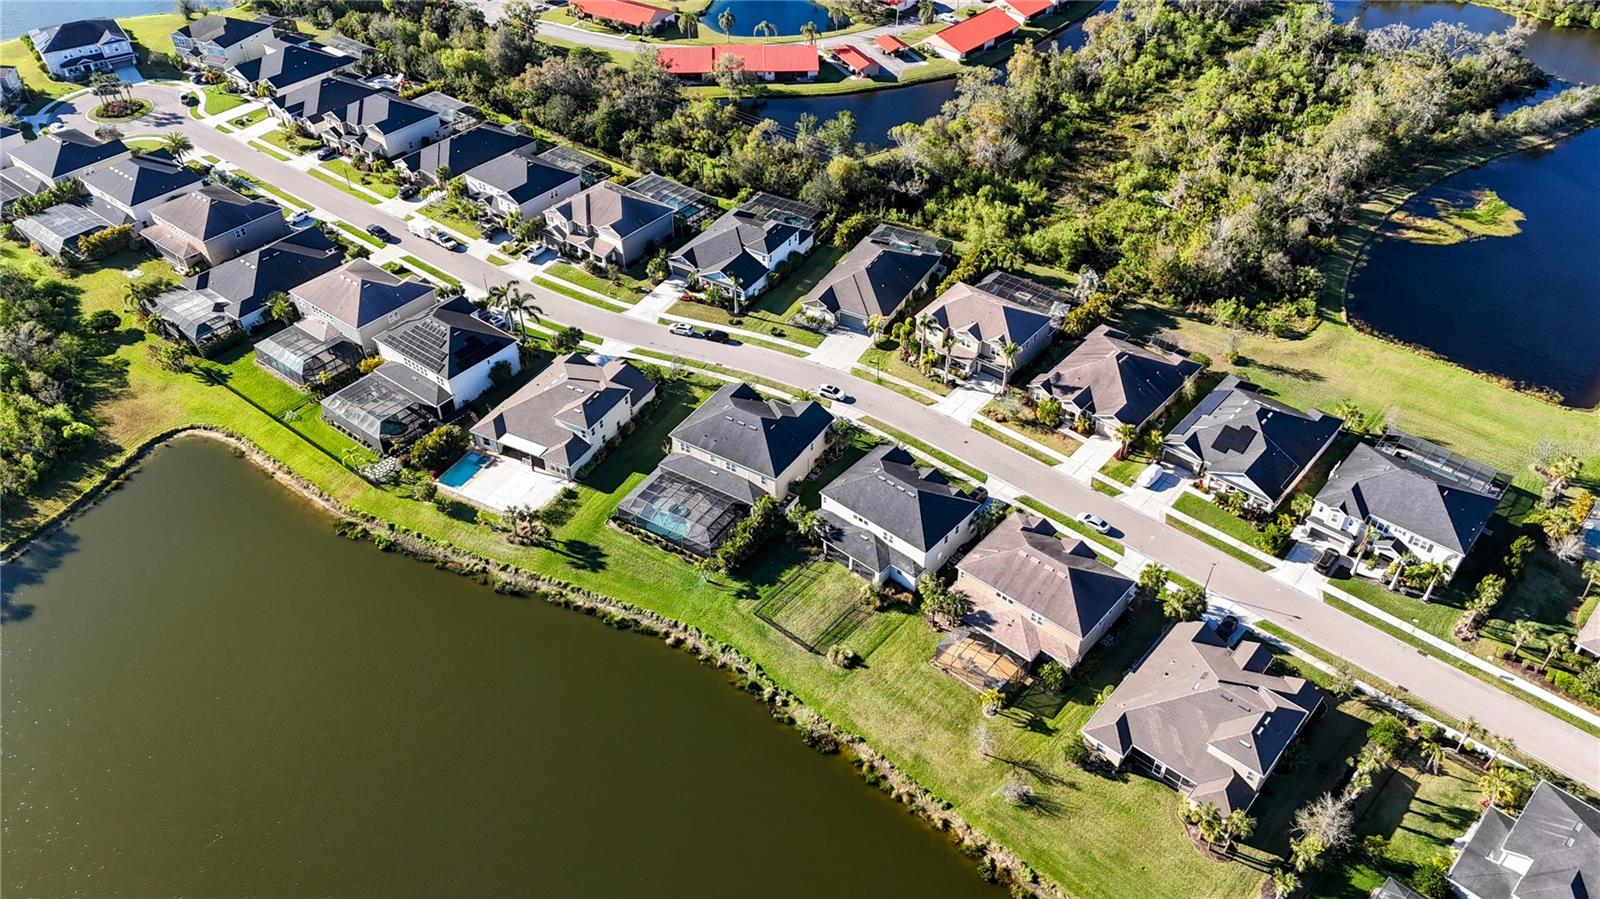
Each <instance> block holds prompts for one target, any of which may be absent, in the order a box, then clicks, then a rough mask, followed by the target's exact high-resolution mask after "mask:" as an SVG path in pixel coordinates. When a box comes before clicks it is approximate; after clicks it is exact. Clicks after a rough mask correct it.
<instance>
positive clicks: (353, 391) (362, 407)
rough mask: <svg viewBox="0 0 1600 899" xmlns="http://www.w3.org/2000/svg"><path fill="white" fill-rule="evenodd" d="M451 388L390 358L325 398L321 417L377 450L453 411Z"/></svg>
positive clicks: (409, 438)
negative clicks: (389, 360)
mask: <svg viewBox="0 0 1600 899" xmlns="http://www.w3.org/2000/svg"><path fill="white" fill-rule="evenodd" d="M452 409H453V404H452V401H451V399H450V393H449V391H447V390H445V388H443V387H440V386H439V385H438V384H437V383H436V382H434V381H432V380H430V379H428V378H426V377H424V376H423V375H422V374H421V373H419V372H417V371H414V370H413V369H411V368H408V367H406V366H405V365H403V364H402V363H399V362H385V363H383V364H382V365H380V366H378V367H377V368H376V369H374V370H373V371H371V372H370V373H368V374H366V375H364V376H363V377H361V378H358V379H356V380H355V381H353V382H352V383H350V384H349V385H347V386H345V387H343V388H341V389H340V390H338V391H337V392H335V393H332V394H329V395H328V396H327V397H324V398H323V400H322V418H323V420H324V421H326V422H327V423H328V424H330V425H332V426H333V427H334V429H335V430H338V431H340V432H342V433H344V434H346V435H347V436H349V437H350V438H351V439H353V440H355V441H357V442H358V443H360V444H361V445H363V446H365V447H366V448H368V449H370V450H372V451H373V452H375V453H380V454H381V453H388V452H391V451H393V450H395V449H397V448H398V447H400V446H402V445H404V444H406V443H409V442H410V441H412V440H414V439H416V438H417V437H420V436H422V434H423V433H424V432H426V431H427V430H428V429H429V428H430V427H432V426H433V425H434V424H435V423H437V422H439V421H440V420H442V419H443V418H445V417H447V416H449V415H450V414H451V412H452Z"/></svg>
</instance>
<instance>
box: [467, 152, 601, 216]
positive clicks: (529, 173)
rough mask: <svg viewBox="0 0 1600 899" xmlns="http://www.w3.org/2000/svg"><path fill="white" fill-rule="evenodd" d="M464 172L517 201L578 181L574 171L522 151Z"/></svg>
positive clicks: (523, 201) (520, 201)
mask: <svg viewBox="0 0 1600 899" xmlns="http://www.w3.org/2000/svg"><path fill="white" fill-rule="evenodd" d="M467 174H469V175H471V176H472V177H473V178H476V179H477V180H479V181H482V182H484V183H485V184H488V185H490V186H491V187H494V188H495V189H497V190H501V191H504V192H505V194H506V195H507V196H509V197H510V198H511V200H512V202H515V203H519V204H520V203H525V202H527V201H528V200H531V199H533V198H534V197H538V196H542V195H544V194H547V193H549V192H551V191H553V190H555V189H556V188H558V187H561V186H562V185H564V184H569V183H573V182H576V181H577V180H578V174H577V173H576V172H571V171H568V170H566V169H564V168H561V167H560V166H558V165H554V164H552V163H549V162H545V161H543V160H541V159H539V158H538V157H536V156H533V155H531V154H527V153H524V152H522V151H518V152H515V153H507V154H506V155H504V156H501V157H500V158H498V159H491V160H489V161H488V162H486V163H484V164H483V165H480V166H478V167H477V168H475V169H472V170H471V171H470V172H468V173H467Z"/></svg>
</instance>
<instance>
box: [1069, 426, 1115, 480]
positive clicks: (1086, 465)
mask: <svg viewBox="0 0 1600 899" xmlns="http://www.w3.org/2000/svg"><path fill="white" fill-rule="evenodd" d="M1117 445H1118V444H1117V441H1115V440H1112V439H1110V438H1109V437H1101V436H1099V435H1094V436H1091V437H1090V438H1089V439H1087V440H1085V441H1084V442H1083V445H1082V446H1080V447H1078V451H1077V452H1075V453H1073V454H1072V457H1071V458H1069V459H1068V460H1067V461H1065V462H1063V463H1061V464H1060V465H1057V466H1056V471H1059V472H1061V473H1062V474H1064V475H1066V476H1067V477H1069V478H1072V479H1073V480H1074V481H1078V482H1080V483H1084V484H1093V483H1094V476H1095V474H1096V473H1098V472H1099V471H1100V469H1102V468H1104V467H1105V465H1106V463H1107V462H1110V461H1111V457H1112V456H1115V455H1116V454H1117Z"/></svg>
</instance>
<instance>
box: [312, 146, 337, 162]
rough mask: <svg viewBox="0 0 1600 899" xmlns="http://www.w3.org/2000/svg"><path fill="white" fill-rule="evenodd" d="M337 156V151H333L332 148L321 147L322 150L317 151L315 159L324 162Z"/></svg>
mask: <svg viewBox="0 0 1600 899" xmlns="http://www.w3.org/2000/svg"><path fill="white" fill-rule="evenodd" d="M338 155H339V151H338V150H335V149H334V148H332V147H323V148H322V149H320V150H318V151H317V158H318V159H321V160H324V161H326V160H329V159H332V158H333V157H335V156H338Z"/></svg>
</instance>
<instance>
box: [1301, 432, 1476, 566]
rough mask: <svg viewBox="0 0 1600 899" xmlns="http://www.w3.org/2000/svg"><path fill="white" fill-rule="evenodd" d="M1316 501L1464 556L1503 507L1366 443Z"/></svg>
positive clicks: (1341, 465)
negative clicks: (1497, 510)
mask: <svg viewBox="0 0 1600 899" xmlns="http://www.w3.org/2000/svg"><path fill="white" fill-rule="evenodd" d="M1317 501H1318V502H1320V503H1322V504H1323V505H1325V506H1331V507H1333V508H1335V509H1338V510H1340V511H1342V512H1344V513H1345V514H1346V515H1349V516H1350V517H1352V518H1358V519H1362V520H1365V519H1366V518H1367V517H1368V516H1374V517H1377V518H1381V519H1383V520H1384V521H1387V522H1389V523H1390V524H1393V525H1397V526H1399V527H1402V528H1404V529H1406V530H1408V531H1410V532H1411V533H1413V534H1416V535H1418V536H1420V537H1424V538H1426V539H1428V540H1431V541H1433V542H1434V543H1437V544H1439V545H1440V546H1445V547H1448V548H1450V549H1453V550H1455V551H1456V552H1460V553H1465V552H1467V551H1468V550H1469V549H1471V548H1472V544H1473V543H1475V542H1477V540H1478V535H1480V534H1482V533H1483V528H1484V526H1485V525H1486V524H1488V523H1489V519H1490V517H1492V516H1493V515H1494V510H1495V509H1496V508H1497V507H1498V506H1499V505H1500V496H1499V495H1495V494H1489V493H1484V492H1480V491H1476V490H1470V489H1466V488H1465V487H1462V486H1458V485H1455V484H1451V483H1446V482H1441V481H1440V480H1438V479H1436V478H1435V477H1433V476H1432V475H1431V474H1430V473H1429V472H1428V471H1427V470H1425V469H1423V468H1420V467H1416V466H1412V465H1409V464H1407V463H1406V462H1405V461H1403V460H1401V459H1398V458H1396V457H1394V456H1392V455H1389V454H1387V453H1381V452H1379V451H1377V450H1375V449H1373V448H1372V447H1371V446H1368V445H1367V444H1365V443H1361V444H1357V445H1356V448H1355V449H1353V450H1351V451H1350V455H1349V456H1346V457H1345V459H1344V461H1343V462H1340V463H1339V466H1338V467H1337V468H1335V469H1334V470H1333V474H1332V475H1331V476H1330V477H1329V478H1328V483H1327V484H1326V485H1324V486H1323V488H1322V491H1321V492H1320V493H1318V494H1317Z"/></svg>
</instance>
